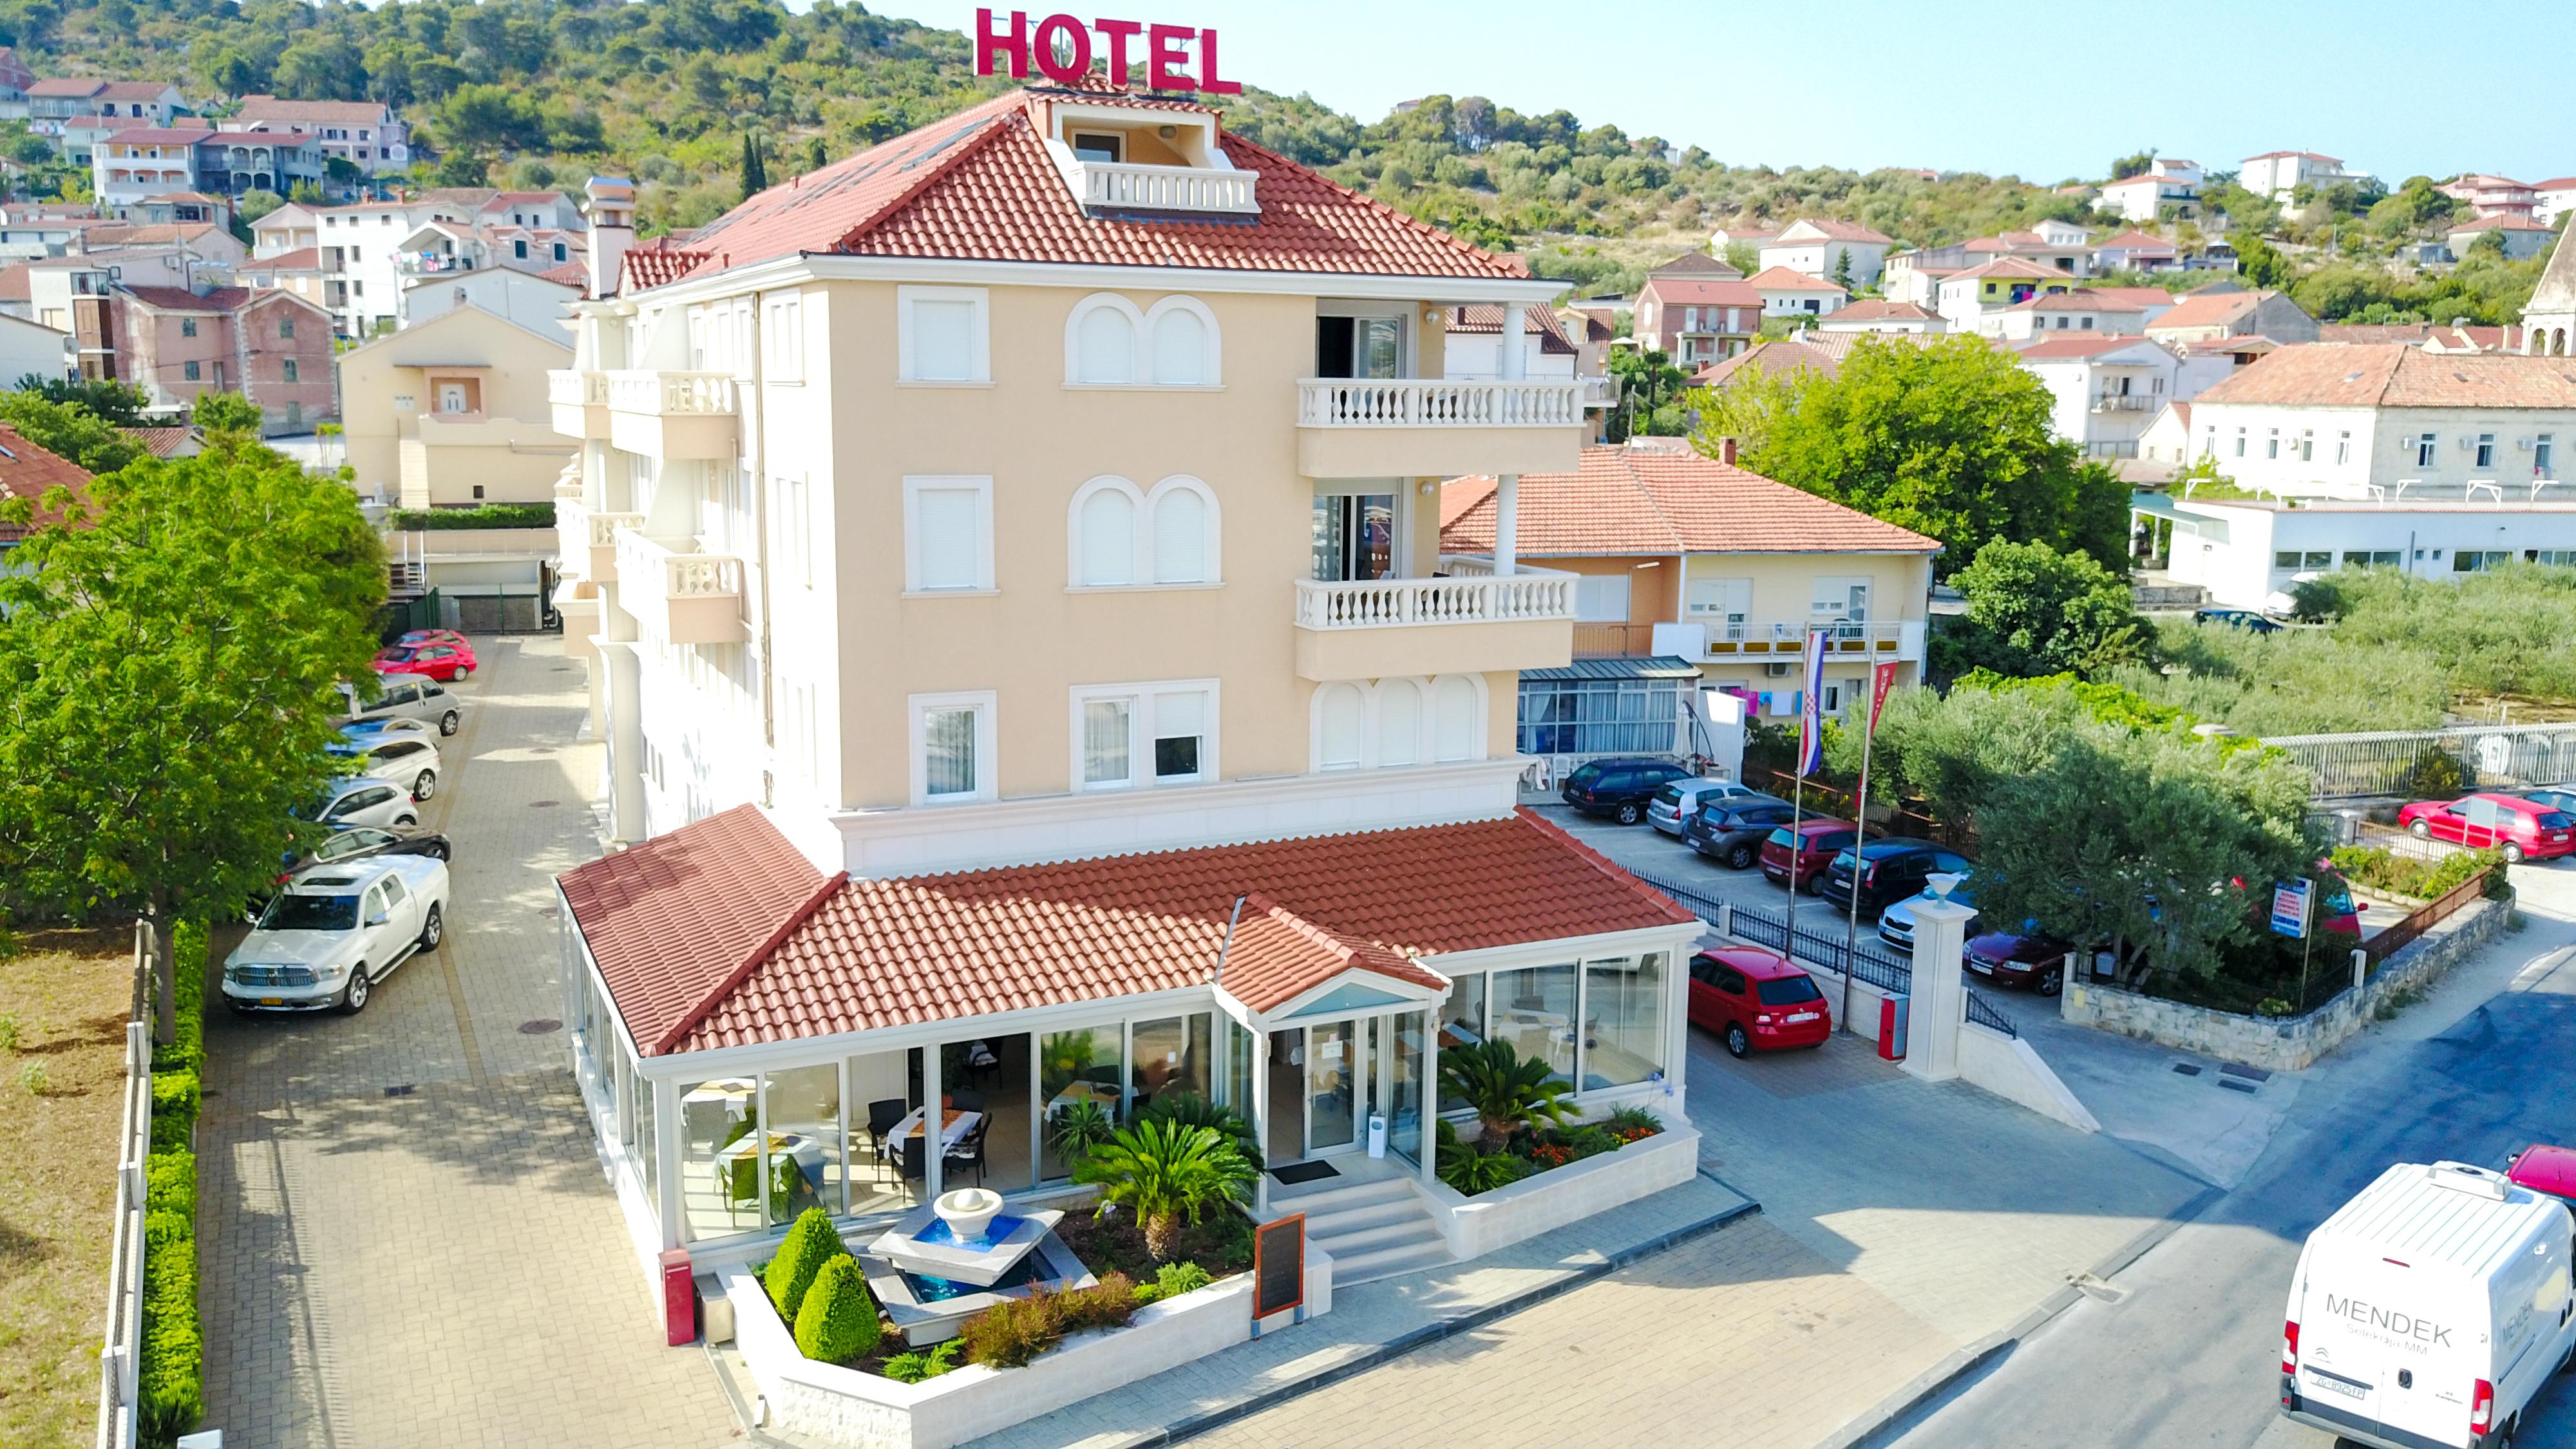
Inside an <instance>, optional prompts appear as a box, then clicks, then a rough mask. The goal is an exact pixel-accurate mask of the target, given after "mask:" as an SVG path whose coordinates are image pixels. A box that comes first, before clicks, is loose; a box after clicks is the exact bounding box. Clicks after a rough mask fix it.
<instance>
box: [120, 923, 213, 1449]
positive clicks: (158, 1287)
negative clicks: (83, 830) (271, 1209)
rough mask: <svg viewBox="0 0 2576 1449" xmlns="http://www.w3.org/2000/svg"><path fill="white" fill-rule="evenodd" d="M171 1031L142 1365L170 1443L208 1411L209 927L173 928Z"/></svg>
mask: <svg viewBox="0 0 2576 1449" xmlns="http://www.w3.org/2000/svg"><path fill="white" fill-rule="evenodd" d="M170 971H171V981H170V996H171V1002H172V1006H173V1012H172V1030H171V1034H170V1040H169V1042H168V1043H167V1044H166V1045H161V1046H156V1047H154V1048H153V1050H152V1153H151V1155H150V1156H149V1157H147V1158H145V1159H144V1164H143V1175H144V1199H143V1201H144V1215H143V1325H142V1327H143V1334H142V1343H143V1351H142V1355H141V1358H140V1359H139V1360H138V1362H137V1363H136V1365H135V1379H136V1383H137V1399H138V1403H137V1406H136V1420H137V1423H138V1424H139V1426H140V1433H141V1437H142V1440H143V1442H145V1443H147V1444H154V1445H162V1444H169V1443H171V1442H173V1441H174V1440H176V1439H177V1438H178V1437H179V1436H180V1435H182V1434H185V1433H187V1432H188V1431H190V1430H191V1429H194V1428H195V1427H196V1426H197V1420H198V1419H199V1418H200V1417H202V1416H203V1415H204V1413H205V1407H206V1406H205V1398H206V1364H205V1330H204V1325H203V1324H202V1323H201V1322H200V1320H199V1318H198V1313H197V1157H196V1154H195V1153H194V1152H193V1151H192V1150H190V1147H189V1140H190V1133H191V1132H192V1131H193V1130H194V1128H195V1127H196V1125H197V1111H198V1109H199V1108H200V1107H201V1106H202V1105H203V1104H204V1096H205V1093H204V1090H203V1086H202V1083H201V1081H200V1078H199V1075H198V1073H199V1069H200V1068H202V1067H203V1066H204V1065H205V1060H206V1047H205V988H206V927H205V923H204V922H202V921H182V922H180V923H179V924H178V925H177V926H175V927H173V928H172V930H171V936H170Z"/></svg>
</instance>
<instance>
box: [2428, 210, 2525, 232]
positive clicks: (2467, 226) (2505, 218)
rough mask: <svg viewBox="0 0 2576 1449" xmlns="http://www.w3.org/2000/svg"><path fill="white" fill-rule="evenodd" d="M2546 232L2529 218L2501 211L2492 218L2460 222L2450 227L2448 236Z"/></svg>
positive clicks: (2485, 217)
mask: <svg viewBox="0 0 2576 1449" xmlns="http://www.w3.org/2000/svg"><path fill="white" fill-rule="evenodd" d="M2547 230H2549V228H2548V227H2545V226H2542V225H2541V224H2540V223H2539V222H2536V221H2533V220H2532V219H2531V218H2530V217H2527V216H2515V215H2514V214H2512V213H2511V212H2503V211H2500V212H2497V213H2496V214H2495V215H2493V216H2482V217H2479V218H2478V219H2477V220H2475V221H2464V222H2461V223H2459V224H2458V225H2456V226H2454V227H2452V228H2451V231H2450V234H2451V235H2453V236H2458V235H2459V234H2460V233H2462V232H2464V231H2547Z"/></svg>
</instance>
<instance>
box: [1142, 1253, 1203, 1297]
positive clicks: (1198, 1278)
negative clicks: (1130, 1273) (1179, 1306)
mask: <svg viewBox="0 0 2576 1449" xmlns="http://www.w3.org/2000/svg"><path fill="white" fill-rule="evenodd" d="M1215 1281H1216V1279H1215V1278H1213V1277H1211V1276H1209V1274H1208V1270H1207V1269H1205V1268H1202V1267H1200V1266H1199V1265H1198V1264H1196V1263H1165V1264H1164V1265H1163V1266H1162V1267H1161V1268H1159V1269H1157V1270H1155V1273H1154V1281H1153V1282H1151V1283H1139V1284H1137V1285H1136V1301H1137V1302H1138V1303H1139V1304H1145V1303H1160V1302H1162V1301H1163V1300H1164V1299H1166V1298H1178V1297H1180V1296H1181V1295H1182V1294H1184V1293H1195V1292H1197V1291H1198V1290H1200V1289H1201V1288H1205V1287H1206V1286H1207V1285H1209V1284H1210V1283H1213V1282H1215Z"/></svg>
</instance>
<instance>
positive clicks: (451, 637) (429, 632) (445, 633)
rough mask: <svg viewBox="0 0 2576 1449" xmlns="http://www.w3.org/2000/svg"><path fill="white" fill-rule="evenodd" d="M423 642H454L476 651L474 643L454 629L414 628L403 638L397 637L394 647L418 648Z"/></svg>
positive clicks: (465, 649) (465, 648)
mask: <svg viewBox="0 0 2576 1449" xmlns="http://www.w3.org/2000/svg"><path fill="white" fill-rule="evenodd" d="M423 644H453V645H455V646H456V647H457V648H459V649H462V650H464V651H465V652H466V653H468V654H471V653H473V652H474V645H473V643H472V642H471V641H469V640H468V639H467V638H466V637H465V636H464V635H462V634H459V633H457V632H456V631H455V630H453V629H414V630H412V631H411V632H410V633H408V634H405V635H404V636H402V637H401V638H399V639H396V640H395V641H394V642H393V647H395V648H397V649H401V648H414V649H416V648H418V647H420V646H421V645H423Z"/></svg>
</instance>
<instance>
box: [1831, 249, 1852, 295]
mask: <svg viewBox="0 0 2576 1449" xmlns="http://www.w3.org/2000/svg"><path fill="white" fill-rule="evenodd" d="M1826 280H1827V281H1830V282H1832V283H1833V284H1834V285H1835V286H1837V287H1840V288H1842V289H1843V290H1844V291H1846V292H1848V291H1850V290H1851V285H1852V274H1851V248H1849V247H1844V248H1842V249H1841V250H1839V251H1837V252H1835V253H1834V271H1833V275H1832V276H1830V277H1828V278H1826Z"/></svg>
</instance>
